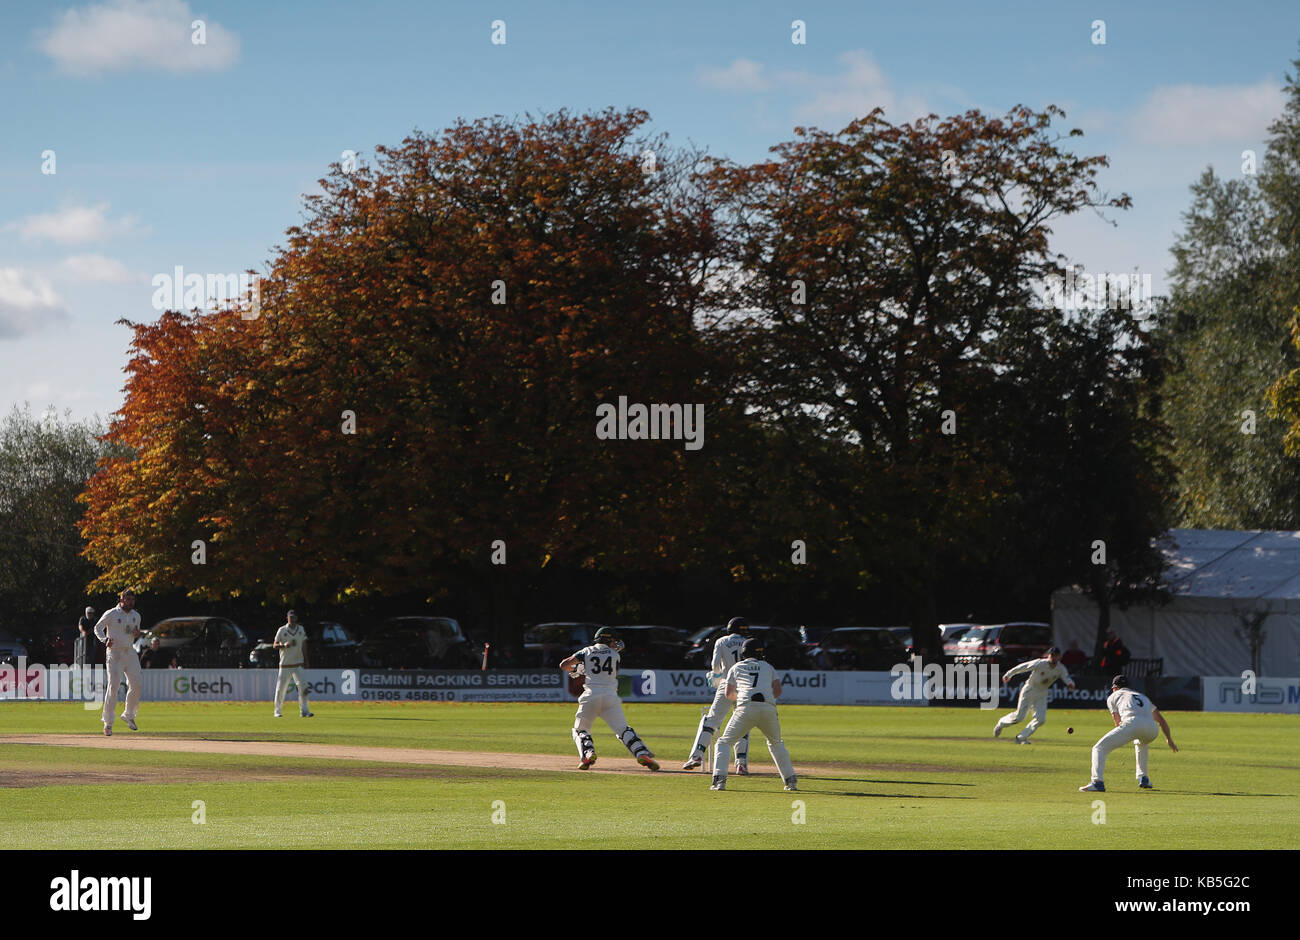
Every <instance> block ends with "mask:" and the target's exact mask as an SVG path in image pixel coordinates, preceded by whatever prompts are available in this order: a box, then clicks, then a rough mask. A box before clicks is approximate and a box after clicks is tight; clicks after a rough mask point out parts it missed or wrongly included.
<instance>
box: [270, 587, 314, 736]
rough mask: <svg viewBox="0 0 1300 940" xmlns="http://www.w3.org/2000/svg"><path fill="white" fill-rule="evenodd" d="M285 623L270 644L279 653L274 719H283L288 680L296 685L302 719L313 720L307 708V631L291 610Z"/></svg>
mask: <svg viewBox="0 0 1300 940" xmlns="http://www.w3.org/2000/svg"><path fill="white" fill-rule="evenodd" d="M284 619H285V620H286V621H287V622H286V623H285V625H284V626H282V627H281V628H280V629H279V630H276V631H275V641H274V642H273V643H272V644H271V645H272V646H274V647H275V648H276V649H278V650H279V651H280V672H279V674H278V675H277V676H276V677H275V717H276V718H281V717H283V716H282V714H281V709H282V708H283V707H284V693H285V691H286V690H287V689H288V688H289V680H290V679H293V680H294V681H295V682H297V683H298V708H299V709H300V710H301V714H302V717H304V718H314V717H316V716H315V715H313V714H312V713H311V709H310V708H308V707H307V676H306V675H305V674H304V672H303V670H304V669H306V668H307V631H306V630H304V629H303V627H302V624H300V623H299V622H298V615H297V614H296V613H294V612H293V611H292V610H291V611H289V612H288V613H287V614H285V617H284Z"/></svg>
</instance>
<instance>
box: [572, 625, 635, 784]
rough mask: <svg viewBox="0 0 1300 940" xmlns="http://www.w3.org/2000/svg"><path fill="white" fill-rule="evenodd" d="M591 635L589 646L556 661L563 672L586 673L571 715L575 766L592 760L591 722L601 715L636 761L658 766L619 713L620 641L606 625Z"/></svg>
mask: <svg viewBox="0 0 1300 940" xmlns="http://www.w3.org/2000/svg"><path fill="white" fill-rule="evenodd" d="M592 639H593V640H594V642H593V643H592V644H591V646H584V647H583V648H582V649H580V650H578V652H576V653H574V654H573V655H572V656H569V657H566V658H565V659H564V661H563V662H561V663H560V668H561V669H563V670H564V671H565V672H567V673H569V674H571V675H585V676H586V677H587V687H586V688H584V689H583V690H582V694H581V695H580V696H578V714H577V716H576V717H575V718H574V719H573V743H574V744H576V745H577V746H578V760H579V761H580V763H579V764H578V769H579V770H586V769H587V768H589V767H590V766H591V765H592V764H594V763H596V743H595V742H594V741H592V740H591V726H592V725H594V724H595V723H596V719H597V718H603V719H605V724H607V725H609V730H611V731H613V732H614V733H615V734H616V735H618V739H619V740H620V741H622V742H623V746H624V747H626V748H627V749H628V751H630V752H631V754H632V756H633V757H635V758H636V762H637V763H638V764H640V765H641V766H642V767H649V768H650V769H651V770H658V769H659V762H658V761H656V760H655V756H654V754H652V753H651V752H650V748H648V747H647V746H646V743H645V742H644V741H642V740H641V739H640V738H639V737H637V733H636V732H635V731H634V730H633V729H632V726H631V725H629V724H628V723H627V719H626V718H624V717H623V703H622V701H620V700H619V697H618V654H619V651H620V650H621V649H623V641H622V640H620V639H619V638H618V636H617V635H616V634H615V633H614V631H613V629H611V628H610V627H601V628H600V629H599V630H597V631H596V635H595V636H594V637H593V638H592Z"/></svg>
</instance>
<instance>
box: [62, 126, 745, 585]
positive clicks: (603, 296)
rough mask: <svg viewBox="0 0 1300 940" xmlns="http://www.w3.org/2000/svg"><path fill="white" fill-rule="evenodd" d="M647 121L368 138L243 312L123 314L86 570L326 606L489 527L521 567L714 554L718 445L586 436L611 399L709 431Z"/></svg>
mask: <svg viewBox="0 0 1300 940" xmlns="http://www.w3.org/2000/svg"><path fill="white" fill-rule="evenodd" d="M646 120H647V115H645V114H644V112H640V111H628V112H621V113H620V112H615V111H607V112H604V113H602V114H598V115H588V116H582V117H576V116H570V115H568V114H566V113H563V112H561V113H559V114H556V115H550V116H548V117H546V118H545V119H544V120H540V121H535V122H508V121H506V120H503V119H500V118H498V119H493V120H479V121H476V122H474V123H472V124H471V123H463V122H462V123H459V124H457V125H456V126H455V127H453V128H451V129H449V130H448V131H447V132H446V133H445V134H444V135H442V136H440V137H429V136H425V135H423V134H419V133H417V134H415V135H414V136H412V137H410V138H409V139H407V140H406V141H405V142H404V143H403V145H402V146H401V147H399V148H395V149H390V148H384V147H381V148H378V159H377V162H376V165H375V166H373V167H370V166H363V167H361V168H359V169H357V170H356V171H355V172H351V173H345V172H344V171H343V170H342V168H340V167H338V166H335V168H334V170H333V172H332V174H331V175H330V176H329V178H327V179H324V180H322V181H321V186H322V190H323V192H322V193H321V194H320V195H317V196H314V197H311V198H309V199H308V200H307V212H308V218H307V219H306V221H305V222H304V223H303V224H302V225H301V226H300V227H297V228H293V229H290V230H289V233H288V235H289V239H288V245H287V247H285V248H284V249H283V250H281V251H280V253H279V255H278V256H277V257H276V258H275V260H274V263H273V265H272V267H271V271H270V274H269V275H268V276H267V277H266V278H264V279H263V280H262V281H261V283H260V285H259V286H260V315H259V316H257V317H256V318H253V319H245V318H242V317H241V315H240V313H239V311H234V310H232V311H228V312H225V313H220V314H215V315H214V314H198V313H191V314H185V313H180V312H168V313H166V314H165V315H163V316H162V317H161V318H160V319H159V321H158V322H157V323H155V324H133V325H132V328H133V330H134V333H135V338H134V343H133V352H134V356H133V358H132V360H131V362H130V366H129V373H130V376H129V379H128V384H127V399H126V403H125V405H124V406H123V408H122V411H121V413H120V414H119V416H118V417H117V420H116V421H115V422H114V424H113V426H112V430H111V433H110V437H111V438H112V439H114V440H116V441H120V442H122V443H124V444H127V445H129V446H130V447H132V448H134V449H135V450H136V451H137V452H138V455H139V456H138V457H137V458H136V459H134V460H130V461H127V460H117V461H113V462H111V463H109V464H107V465H106V466H105V467H104V468H103V470H102V472H101V473H100V474H98V475H97V476H96V477H95V478H94V479H93V480H92V481H91V484H90V486H89V489H88V492H87V495H86V501H87V505H88V508H87V513H86V517H85V522H84V532H85V535H86V537H87V538H88V540H89V546H90V547H89V551H88V554H89V556H90V557H91V558H92V559H93V560H94V561H95V562H96V563H97V564H99V565H100V566H101V568H102V569H103V575H102V577H101V578H100V579H99V582H98V583H100V584H104V585H111V584H121V583H133V584H136V585H138V586H140V587H145V588H149V587H153V588H160V589H161V588H173V589H174V588H181V589H184V590H186V591H187V592H189V593H190V594H191V595H192V596H196V597H218V596H223V595H239V594H253V595H262V596H266V597H268V598H294V597H306V598H309V599H311V598H327V599H334V600H340V599H345V598H348V597H353V596H356V595H359V594H366V593H384V594H398V593H403V592H411V591H429V592H430V593H431V594H436V589H437V585H438V583H439V581H440V580H443V579H445V578H447V577H448V576H449V572H450V571H451V570H452V569H455V570H456V572H457V575H456V576H459V577H466V576H473V573H474V572H478V573H479V575H481V576H482V577H484V578H485V579H487V578H488V577H489V575H490V573H491V572H490V569H489V564H490V558H491V555H492V552H493V543H494V542H495V541H496V540H500V541H501V542H503V543H504V550H505V552H506V553H507V563H508V565H510V566H512V568H513V570H530V571H539V570H541V569H542V568H543V567H545V566H555V567H564V566H568V567H572V568H578V569H581V568H602V567H603V568H609V569H622V570H638V569H640V568H656V567H659V568H662V567H664V566H680V565H682V564H684V563H689V562H690V561H691V559H692V558H698V557H700V556H701V555H702V554H703V553H705V552H706V551H707V550H708V549H709V547H710V546H713V547H716V546H717V538H721V537H722V536H719V537H717V538H713V537H710V536H709V535H708V533H707V532H705V533H699V525H700V520H701V519H702V518H703V517H704V516H705V515H706V514H708V513H709V512H711V511H713V510H712V509H711V507H712V506H713V505H714V504H715V502H716V499H715V495H714V494H711V493H709V492H708V490H707V488H701V487H700V486H699V485H696V484H695V483H693V482H692V480H701V481H702V480H703V479H704V478H705V477H707V476H708V473H706V472H703V471H702V470H701V469H700V468H702V467H703V466H704V465H705V464H706V463H707V462H709V461H717V460H718V459H720V458H721V452H720V451H717V453H716V454H715V453H714V451H715V450H716V449H711V448H710V447H708V446H706V447H705V448H704V449H703V450H701V451H699V452H698V453H689V452H687V451H685V449H684V447H683V445H682V443H681V442H680V441H677V442H673V441H614V442H610V441H601V440H598V439H597V438H596V436H595V424H596V413H595V409H596V406H597V405H598V404H599V403H601V402H614V401H616V400H617V398H618V396H620V395H626V396H628V398H629V399H631V400H633V401H641V402H702V403H705V404H707V405H708V410H709V424H708V426H707V428H706V433H708V434H709V435H710V439H711V440H712V439H713V435H715V434H718V433H723V429H724V428H725V427H726V418H725V416H723V415H721V414H720V413H719V412H718V411H716V410H715V409H714V407H713V401H712V400H711V396H712V395H713V393H712V392H711V391H710V389H709V387H708V381H707V376H708V374H709V369H708V362H707V350H705V349H704V347H703V346H702V344H701V343H700V342H699V338H698V335H697V332H696V327H695V323H694V316H695V312H696V311H695V307H696V305H697V303H698V298H699V295H700V291H701V285H702V284H703V282H704V279H705V276H706V275H707V273H708V268H709V264H710V254H711V250H712V234H711V231H710V229H709V226H708V215H707V212H704V211H703V210H702V208H701V207H700V206H699V204H698V203H697V202H693V201H692V188H691V186H690V185H689V173H690V171H691V169H692V167H693V166H694V164H695V163H696V162H697V160H698V155H697V154H692V153H687V152H681V151H676V150H673V149H671V148H669V147H668V146H667V145H666V143H665V142H664V141H663V140H662V139H660V138H646V137H644V136H638V135H639V133H640V127H641V125H642V124H644V123H645V121H646ZM647 153H651V154H653V165H651V164H650V161H649V160H648V159H647V157H646V154H647ZM350 422H351V423H354V431H355V433H350V431H351V430H353V428H351V427H349V423H350ZM697 533H698V534H701V537H700V538H698V539H697V538H687V535H688V534H697ZM196 541H202V542H203V543H204V546H205V548H206V563H205V564H202V565H199V564H194V563H193V560H194V559H193V549H192V546H193V545H194V543H195V542H196ZM456 566H459V567H458V568H457V567H456ZM484 583H485V584H488V583H490V582H489V581H487V580H485V581H484Z"/></svg>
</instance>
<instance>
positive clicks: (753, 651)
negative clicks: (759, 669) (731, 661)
mask: <svg viewBox="0 0 1300 940" xmlns="http://www.w3.org/2000/svg"><path fill="white" fill-rule="evenodd" d="M740 655H741V657H742V658H744V659H766V658H767V641H766V640H764V639H763V638H762V637H761V636H751V637H750V638H749V639H748V640H746V641H745V643H744V645H743V646H741V647H740Z"/></svg>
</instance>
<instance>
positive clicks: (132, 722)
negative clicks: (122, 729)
mask: <svg viewBox="0 0 1300 940" xmlns="http://www.w3.org/2000/svg"><path fill="white" fill-rule="evenodd" d="M122 720H123V721H125V722H126V726H127V727H128V728H130V729H131V730H132V731H139V730H140V729H139V728H137V727H136V726H135V719H134V718H127V717H126V716H125V715H123V716H122Z"/></svg>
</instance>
